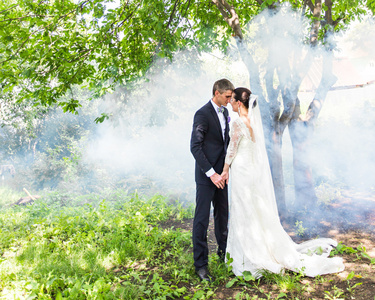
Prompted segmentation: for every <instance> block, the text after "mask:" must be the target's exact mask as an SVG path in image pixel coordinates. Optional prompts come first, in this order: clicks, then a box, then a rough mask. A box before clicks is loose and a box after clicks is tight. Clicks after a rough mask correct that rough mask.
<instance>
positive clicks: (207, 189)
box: [193, 183, 228, 269]
mask: <svg viewBox="0 0 375 300" xmlns="http://www.w3.org/2000/svg"><path fill="white" fill-rule="evenodd" d="M196 191H197V192H196V207H195V217H194V223H193V251H194V266H195V268H196V269H200V268H202V267H205V266H207V265H208V245H207V229H208V224H209V219H210V210H211V203H212V205H213V208H214V225H215V237H216V241H217V243H218V253H222V254H225V250H226V247H227V237H228V186H227V185H226V186H225V188H224V189H219V188H217V187H216V186H215V185H214V184H213V183H212V184H211V185H204V184H197V190H196Z"/></svg>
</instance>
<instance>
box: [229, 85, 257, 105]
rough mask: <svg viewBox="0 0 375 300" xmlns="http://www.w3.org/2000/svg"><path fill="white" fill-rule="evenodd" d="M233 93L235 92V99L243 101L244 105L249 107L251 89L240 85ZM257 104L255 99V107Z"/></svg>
mask: <svg viewBox="0 0 375 300" xmlns="http://www.w3.org/2000/svg"><path fill="white" fill-rule="evenodd" d="M233 93H234V99H235V100H236V101H241V102H242V103H243V105H245V107H246V108H247V109H249V101H250V95H251V91H250V90H249V89H247V88H244V87H239V88H236V89H234V91H233ZM256 105H257V103H256V101H254V104H253V107H255V106H256Z"/></svg>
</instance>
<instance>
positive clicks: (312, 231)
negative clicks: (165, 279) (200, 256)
mask: <svg viewBox="0 0 375 300" xmlns="http://www.w3.org/2000/svg"><path fill="white" fill-rule="evenodd" d="M296 221H302V222H303V223H302V224H303V227H304V228H305V229H306V230H305V233H304V234H303V235H302V236H301V235H298V230H297V227H296V226H295V223H296ZM192 224H193V220H192V219H187V220H184V221H183V222H175V221H169V222H168V223H165V224H163V227H172V226H173V227H174V228H180V229H182V230H187V231H191V230H192ZM282 224H283V227H284V228H285V230H286V231H287V232H288V234H289V235H290V236H291V237H292V239H293V240H294V241H295V242H297V243H299V242H302V241H305V240H308V239H311V238H315V237H330V238H333V239H335V240H336V241H338V242H341V243H342V244H344V245H345V246H348V247H351V248H353V249H360V248H362V247H365V249H366V253H367V254H368V255H369V256H370V257H372V258H375V195H374V193H372V195H371V194H366V195H365V194H361V193H356V192H353V191H346V192H344V193H343V194H342V195H341V197H340V199H335V200H333V201H331V203H329V204H328V205H325V206H323V207H322V206H320V207H319V208H318V209H315V210H310V211H305V212H292V213H289V214H288V216H286V217H283V218H282ZM208 242H209V251H210V253H215V252H216V248H217V244H216V241H215V235H214V227H213V219H212V217H211V219H210V225H209V231H208ZM362 249H364V248H362ZM190 251H191V249H190ZM339 255H340V256H341V257H343V259H344V263H345V271H344V272H341V273H338V274H329V275H324V276H321V277H318V278H309V277H302V278H301V281H300V283H302V286H303V287H305V288H303V290H302V291H299V292H297V291H281V290H280V288H278V287H277V286H276V285H275V284H270V283H267V282H265V280H262V279H261V280H260V282H259V284H257V285H254V288H249V287H244V286H233V287H231V288H226V286H225V283H223V284H222V285H220V286H218V287H217V288H216V289H215V296H214V297H213V298H214V299H235V298H236V296H237V297H239V294H241V293H242V295H244V293H246V294H248V295H249V296H251V297H250V299H251V298H253V297H256V296H257V297H258V299H267V297H269V296H270V295H272V298H271V299H276V298H277V296H278V295H279V294H280V293H281V292H285V293H286V294H287V297H286V298H283V299H361V300H362V299H364V300H374V299H375V265H374V264H371V262H370V260H369V259H367V258H365V257H363V256H362V255H361V252H360V251H359V252H358V253H352V254H347V253H344V254H339ZM351 272H354V274H355V276H354V277H353V278H352V279H350V280H349V281H348V280H347V278H348V275H349V274H350V273H351ZM230 279H231V278H228V281H229V280H230ZM356 284H358V285H357V286H356V287H355V288H353V286H354V285H356ZM266 296H267V297H266ZM240 299H241V298H240ZM243 299H246V298H243ZM254 299H256V298H254Z"/></svg>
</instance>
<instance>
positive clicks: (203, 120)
mask: <svg viewBox="0 0 375 300" xmlns="http://www.w3.org/2000/svg"><path fill="white" fill-rule="evenodd" d="M224 117H225V120H226V122H225V124H226V128H225V134H224V137H225V138H224V139H223V135H222V131H221V126H220V121H219V118H218V116H217V113H216V111H215V109H214V107H213V106H212V104H211V101H209V102H208V103H207V104H206V105H204V106H203V107H202V108H200V109H199V110H198V111H197V112H196V113H195V115H194V123H193V131H192V133H191V141H190V151H191V153H192V154H193V156H194V158H195V182H196V183H197V184H205V185H210V184H213V183H212V181H211V179H210V178H209V177H207V176H206V174H205V173H206V172H207V171H208V170H210V169H211V168H214V170H215V171H216V173H219V174H220V173H221V172H222V171H223V167H224V160H225V155H226V152H227V147H228V144H229V124H228V110H227V109H226V108H224Z"/></svg>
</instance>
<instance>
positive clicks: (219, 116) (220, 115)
mask: <svg viewBox="0 0 375 300" xmlns="http://www.w3.org/2000/svg"><path fill="white" fill-rule="evenodd" d="M211 104H212V106H213V107H214V110H215V112H216V114H217V117H218V118H219V121H220V126H221V132H222V135H223V140H225V117H224V113H222V112H218V111H217V109H218V108H219V106H217V105H216V103H215V102H214V101H212V99H211ZM215 173H216V172H215V170H214V169H213V168H211V169H209V170H208V171H207V172H206V176H207V177H211V176H212V175H214V174H215Z"/></svg>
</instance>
